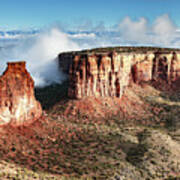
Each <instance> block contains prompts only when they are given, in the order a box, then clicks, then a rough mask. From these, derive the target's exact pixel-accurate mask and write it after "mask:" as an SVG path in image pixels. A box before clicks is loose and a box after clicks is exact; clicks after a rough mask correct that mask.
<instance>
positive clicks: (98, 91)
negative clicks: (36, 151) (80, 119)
mask: <svg viewBox="0 0 180 180" xmlns="http://www.w3.org/2000/svg"><path fill="white" fill-rule="evenodd" d="M115 49H116V50H114V49H112V50H109V48H105V49H102V51H101V49H97V50H87V51H81V52H70V53H62V54H60V55H59V64H60V66H61V65H62V66H61V68H62V70H63V71H64V72H66V73H67V72H68V71H69V90H68V94H69V97H71V98H77V99H80V98H83V97H92V96H94V97H118V98H121V97H122V95H123V94H124V90H125V89H126V87H127V86H128V85H129V83H130V82H135V83H141V82H148V81H152V80H153V81H161V80H162V81H165V82H167V83H168V84H169V85H170V84H173V83H174V82H175V81H176V80H178V79H179V78H180V51H179V50H177V49H161V48H141V47H140V48H138V47H137V48H132V50H131V49H130V50H129V49H128V48H124V50H125V51H123V48H120V49H119V50H118V48H115ZM149 49H150V50H149Z"/></svg>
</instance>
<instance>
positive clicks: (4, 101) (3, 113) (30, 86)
mask: <svg viewBox="0 0 180 180" xmlns="http://www.w3.org/2000/svg"><path fill="white" fill-rule="evenodd" d="M25 66H26V65H25V62H9V63H8V67H7V69H6V71H5V72H4V73H3V75H2V76H1V77H0V124H1V125H5V124H11V125H12V126H19V125H27V124H30V123H32V122H33V121H35V120H37V119H38V118H40V116H41V114H42V109H41V105H40V103H39V102H38V101H36V99H35V96H34V81H33V79H32V78H31V76H30V74H29V73H28V72H27V70H26V67H25Z"/></svg>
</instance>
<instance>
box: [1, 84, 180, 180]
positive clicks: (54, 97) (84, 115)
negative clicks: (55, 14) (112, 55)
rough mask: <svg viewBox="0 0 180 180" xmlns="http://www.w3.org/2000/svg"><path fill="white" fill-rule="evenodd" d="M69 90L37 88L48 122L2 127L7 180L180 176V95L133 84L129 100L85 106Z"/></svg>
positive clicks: (93, 101) (123, 179) (88, 101)
mask: <svg viewBox="0 0 180 180" xmlns="http://www.w3.org/2000/svg"><path fill="white" fill-rule="evenodd" d="M175 87H176V86H175ZM66 88H67V83H66V82H65V83H64V84H62V85H53V86H49V87H46V88H43V89H36V97H37V99H38V100H39V101H40V102H41V104H42V106H43V109H44V113H43V117H42V118H41V119H39V120H38V121H36V122H35V123H33V124H32V125H31V126H30V127H19V128H12V127H10V126H6V127H3V128H1V129H0V136H1V138H0V179H2V180H6V179H14V180H21V179H23V180H30V179H42V180H44V179H47V180H50V179H58V180H59V179H62V180H66V179H74V180H75V179H112V180H143V179H146V180H148V179H157V180H158V179H166V180H173V179H174V180H178V179H180V120H179V119H180V90H178V89H176V88H172V87H171V88H170V87H168V86H166V85H165V84H163V82H162V84H159V83H158V84H157V83H154V82H152V83H147V84H140V85H136V84H131V85H130V86H129V87H128V89H127V90H126V93H125V95H124V97H123V98H122V99H121V100H119V99H108V98H106V99H105V100H104V101H101V99H96V98H89V99H83V100H81V101H77V100H68V99H67V95H66V93H65V92H67V91H66ZM109 112H111V113H109Z"/></svg>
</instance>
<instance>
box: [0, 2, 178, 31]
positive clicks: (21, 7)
mask: <svg viewBox="0 0 180 180" xmlns="http://www.w3.org/2000/svg"><path fill="white" fill-rule="evenodd" d="M0 2H1V4H0V28H1V29H3V28H6V29H13V28H18V29H19V28H30V27H31V28H39V27H43V26H46V25H49V24H51V23H55V22H56V23H57V22H59V23H62V24H68V25H69V26H70V27H73V25H74V24H80V23H81V22H83V21H91V22H93V23H95V24H96V23H98V22H100V21H103V22H104V23H105V25H106V26H112V25H113V24H116V23H118V22H120V21H122V20H123V19H124V18H125V17H126V16H129V17H130V18H131V19H132V20H134V21H136V20H138V19H139V18H140V17H145V18H146V19H147V20H148V21H149V22H150V23H151V22H153V21H154V19H156V18H157V17H158V16H160V15H162V14H168V15H169V17H170V18H171V20H172V21H173V22H174V23H175V24H176V25H177V26H179V27H180V13H179V7H180V1H179V0H1V1H0Z"/></svg>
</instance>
